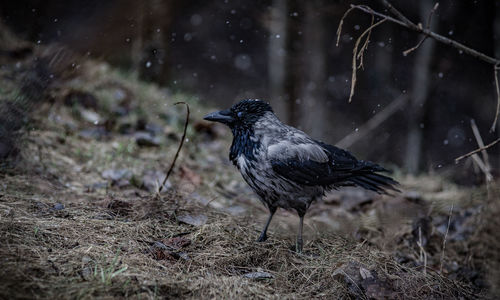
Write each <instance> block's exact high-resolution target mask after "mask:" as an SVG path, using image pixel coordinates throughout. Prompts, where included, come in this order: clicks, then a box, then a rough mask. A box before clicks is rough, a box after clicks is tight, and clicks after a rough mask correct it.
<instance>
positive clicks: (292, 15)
mask: <svg viewBox="0 0 500 300" xmlns="http://www.w3.org/2000/svg"><path fill="white" fill-rule="evenodd" d="M303 5H304V2H302V1H299V0H288V2H287V7H288V10H287V19H288V22H287V24H286V59H285V84H284V87H285V94H286V98H285V101H286V103H287V117H288V118H287V120H286V121H287V123H289V124H291V125H293V126H297V123H298V111H297V102H298V101H300V99H299V97H300V86H301V79H302V69H301V68H300V66H301V52H302V51H301V48H302V31H301V29H302V26H301V21H302V18H303V15H304V13H303V12H304V10H303V9H302V7H303Z"/></svg>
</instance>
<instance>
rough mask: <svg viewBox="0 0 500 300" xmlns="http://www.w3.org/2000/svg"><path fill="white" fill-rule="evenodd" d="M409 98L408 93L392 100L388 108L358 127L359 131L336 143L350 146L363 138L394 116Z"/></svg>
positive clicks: (340, 145) (342, 146)
mask: <svg viewBox="0 0 500 300" xmlns="http://www.w3.org/2000/svg"><path fill="white" fill-rule="evenodd" d="M407 100H408V96H407V95H401V96H399V97H398V98H396V100H394V101H392V102H391V103H390V104H389V105H388V106H387V107H386V108H384V109H383V110H382V111H380V112H379V113H378V114H376V115H375V116H373V117H372V118H371V119H370V120H368V121H367V122H366V123H364V124H363V125H362V126H360V127H359V128H358V130H357V131H355V132H352V133H350V134H348V135H346V136H345V137H344V138H343V139H341V140H340V141H339V142H338V143H337V144H336V145H337V146H338V147H341V148H349V147H350V146H351V145H353V144H354V143H356V142H357V141H359V140H360V139H362V138H363V137H364V136H366V135H367V134H368V133H370V132H371V131H372V130H374V129H375V128H377V127H378V126H379V125H380V124H382V123H383V122H384V121H385V120H387V119H388V118H389V117H390V116H392V115H393V114H394V113H395V112H396V111H397V110H398V109H399V108H401V107H402V106H403V105H404V104H405V103H406V101H407Z"/></svg>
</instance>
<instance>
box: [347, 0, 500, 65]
mask: <svg viewBox="0 0 500 300" xmlns="http://www.w3.org/2000/svg"><path fill="white" fill-rule="evenodd" d="M382 1H384V2H387V1H385V0H382ZM391 7H393V6H392V5H391ZM351 8H355V9H358V10H361V11H362V12H365V13H368V14H371V15H375V16H377V17H380V18H383V19H386V20H387V21H389V22H392V23H395V24H398V25H400V26H403V27H405V28H407V29H410V30H413V31H416V32H418V33H421V34H424V35H428V36H429V37H431V38H433V39H435V40H436V41H438V42H440V43H443V44H446V45H448V46H451V47H454V48H456V49H458V50H462V51H463V52H464V53H466V54H468V55H471V56H473V57H475V58H477V59H480V60H482V61H484V62H487V63H489V64H492V65H500V60H499V59H496V58H494V57H491V56H488V55H486V54H484V53H482V52H479V51H477V50H475V49H472V48H470V47H467V46H466V45H464V44H462V43H459V42H457V41H455V40H452V39H450V38H447V37H445V36H442V35H440V34H437V33H435V32H433V31H431V30H429V29H426V28H422V27H419V26H418V25H416V24H414V23H413V22H411V21H409V20H408V19H406V18H405V19H406V20H408V21H409V23H407V22H403V21H401V20H398V19H395V18H393V17H391V16H389V15H386V14H383V13H379V12H377V11H375V10H373V9H372V8H370V7H368V6H366V5H354V4H351ZM393 8H394V7H393ZM391 12H392V11H391ZM400 14H401V13H400Z"/></svg>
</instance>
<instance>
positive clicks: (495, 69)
mask: <svg viewBox="0 0 500 300" xmlns="http://www.w3.org/2000/svg"><path fill="white" fill-rule="evenodd" d="M498 69H499V66H498V65H495V66H494V67H493V72H494V74H495V90H496V92H497V110H496V112H495V120H494V121H493V124H492V125H491V128H490V132H495V129H496V127H497V122H498V114H500V88H499V86H498Z"/></svg>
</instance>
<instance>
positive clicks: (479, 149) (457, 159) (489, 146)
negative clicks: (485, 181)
mask: <svg viewBox="0 0 500 300" xmlns="http://www.w3.org/2000/svg"><path fill="white" fill-rule="evenodd" d="M498 142H500V138H498V139H496V140H494V141H493V142H491V143H489V144H488V145H486V146H484V147H481V148H478V149H476V150H474V151H471V152H469V153H467V154H464V155H462V156H460V157H457V158H455V163H458V162H459V161H461V160H462V159H464V158H466V157H469V156H472V155H474V154H476V153H478V152H481V151H484V150H486V149H488V148H491V147H493V146H495V145H496V144H497V143H498Z"/></svg>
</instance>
